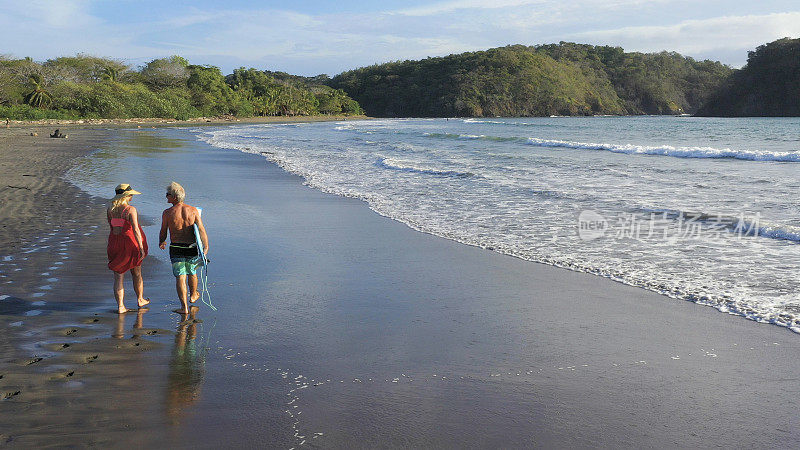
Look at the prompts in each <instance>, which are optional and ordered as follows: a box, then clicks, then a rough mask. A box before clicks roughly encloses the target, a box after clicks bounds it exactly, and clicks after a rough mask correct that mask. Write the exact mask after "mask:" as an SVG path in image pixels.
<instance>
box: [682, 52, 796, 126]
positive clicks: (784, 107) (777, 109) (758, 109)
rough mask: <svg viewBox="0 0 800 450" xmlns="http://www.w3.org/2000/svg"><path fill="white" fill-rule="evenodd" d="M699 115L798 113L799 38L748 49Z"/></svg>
mask: <svg viewBox="0 0 800 450" xmlns="http://www.w3.org/2000/svg"><path fill="white" fill-rule="evenodd" d="M697 114H698V115H701V116H795V117H796V116H800V39H790V38H783V39H779V40H777V41H774V42H770V43H768V44H764V45H760V46H759V47H758V48H756V49H755V51H751V52H748V56H747V64H746V65H745V66H744V67H743V68H742V69H741V70H739V71H737V72H735V73H734V74H733V75H732V76H730V77H729V78H728V80H727V83H726V84H725V85H724V86H721V87H720V88H719V89H718V90H717V91H716V92H715V93H714V95H713V96H712V97H711V98H710V99H709V101H708V102H707V103H706V104H705V105H704V106H703V108H701V109H700V111H699V112H698V113H697Z"/></svg>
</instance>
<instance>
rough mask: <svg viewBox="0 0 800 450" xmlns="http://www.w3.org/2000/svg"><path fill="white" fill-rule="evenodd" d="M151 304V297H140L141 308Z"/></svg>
mask: <svg viewBox="0 0 800 450" xmlns="http://www.w3.org/2000/svg"><path fill="white" fill-rule="evenodd" d="M149 304H150V298H140V299H139V308H141V307H143V306H147V305H149Z"/></svg>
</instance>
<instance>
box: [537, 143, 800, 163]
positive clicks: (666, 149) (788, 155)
mask: <svg viewBox="0 0 800 450" xmlns="http://www.w3.org/2000/svg"><path fill="white" fill-rule="evenodd" d="M528 144H529V145H533V146H536V147H555V148H572V149H584V150H605V151H609V152H613V153H623V154H628V155H656V156H672V157H676V158H713V159H716V158H730V159H742V160H746V161H778V162H800V152H770V151H753V150H732V149H729V148H723V149H719V148H713V147H673V146H670V145H662V146H645V145H634V144H621V145H619V144H605V143H599V144H598V143H587V142H573V141H560V140H551V139H538V138H528Z"/></svg>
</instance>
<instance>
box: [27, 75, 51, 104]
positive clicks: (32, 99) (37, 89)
mask: <svg viewBox="0 0 800 450" xmlns="http://www.w3.org/2000/svg"><path fill="white" fill-rule="evenodd" d="M28 81H30V83H31V87H32V90H31V91H30V92H28V93H27V94H25V97H24V98H23V100H25V103H27V104H29V105H31V106H33V107H34V108H44V107H45V106H46V105H47V104H49V103H50V101H51V100H53V96H52V95H50V93H49V92H47V90H45V88H44V86H43V84H44V80H43V79H42V76H41V75H39V74H38V73H34V74H31V75H30V76H28Z"/></svg>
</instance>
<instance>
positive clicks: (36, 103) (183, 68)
mask: <svg viewBox="0 0 800 450" xmlns="http://www.w3.org/2000/svg"><path fill="white" fill-rule="evenodd" d="M273 74H277V75H275V76H273ZM327 80H328V77H327V76H320V77H315V78H304V77H294V76H291V75H288V74H283V73H280V72H266V71H258V70H256V69H244V68H241V69H237V70H235V71H234V73H233V74H230V75H228V76H224V75H223V74H222V72H220V70H219V69H218V68H217V67H213V66H202V65H191V64H189V63H188V62H187V61H186V60H185V59H183V58H181V57H180V56H171V57H169V58H161V59H156V60H153V61H150V62H149V63H147V64H145V65H144V66H143V67H141V69H140V70H133V69H131V68H130V67H129V66H127V65H126V64H123V63H121V62H119V61H115V60H112V59H106V58H98V57H94V56H87V55H77V56H71V57H61V58H56V59H52V60H48V61H45V62H44V63H37V62H34V61H33V60H31V59H30V58H25V59H12V58H8V57H2V56H0V117H2V118H5V117H9V118H11V119H16V120H36V119H77V118H114V119H116V118H147V117H160V118H175V119H188V118H191V117H200V116H222V115H233V116H239V117H248V116H277V115H292V116H297V115H320V114H363V111H362V109H361V107H360V106H359V105H358V103H357V102H355V101H354V100H353V99H351V98H350V97H348V96H347V94H345V93H344V91H342V90H337V89H333V88H331V87H329V86H326V85H325V84H324V82H325V81H327Z"/></svg>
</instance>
